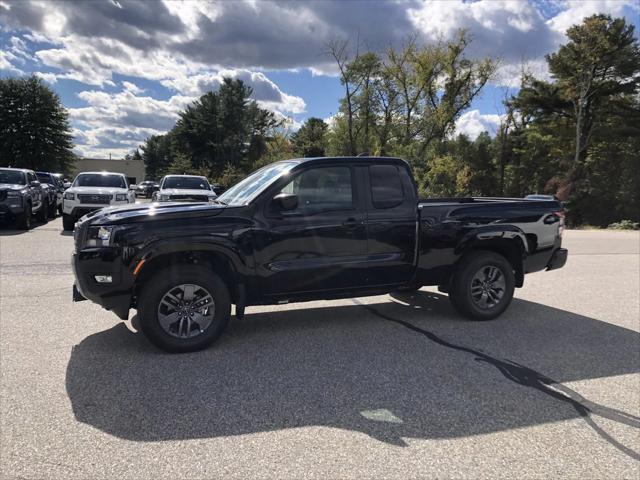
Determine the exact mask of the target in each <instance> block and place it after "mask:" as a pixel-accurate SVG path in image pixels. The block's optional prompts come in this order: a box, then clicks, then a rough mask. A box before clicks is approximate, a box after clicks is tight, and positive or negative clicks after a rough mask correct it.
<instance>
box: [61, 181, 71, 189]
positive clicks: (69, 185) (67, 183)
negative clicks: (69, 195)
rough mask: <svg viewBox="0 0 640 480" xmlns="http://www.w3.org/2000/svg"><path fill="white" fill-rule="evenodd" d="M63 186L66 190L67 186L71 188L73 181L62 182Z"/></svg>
mask: <svg viewBox="0 0 640 480" xmlns="http://www.w3.org/2000/svg"><path fill="white" fill-rule="evenodd" d="M62 188H64V189H65V190H66V189H67V188H71V182H62Z"/></svg>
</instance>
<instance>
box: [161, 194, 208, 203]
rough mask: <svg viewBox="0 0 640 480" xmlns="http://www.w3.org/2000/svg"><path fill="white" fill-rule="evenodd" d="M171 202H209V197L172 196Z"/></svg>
mask: <svg viewBox="0 0 640 480" xmlns="http://www.w3.org/2000/svg"><path fill="white" fill-rule="evenodd" d="M169 200H184V201H187V202H208V201H209V197H207V196H206V195H171V196H170V197H169Z"/></svg>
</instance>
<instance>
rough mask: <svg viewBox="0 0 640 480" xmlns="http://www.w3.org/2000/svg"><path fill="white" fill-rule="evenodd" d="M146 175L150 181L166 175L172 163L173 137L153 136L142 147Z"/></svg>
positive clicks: (167, 135) (168, 135) (169, 135)
mask: <svg viewBox="0 0 640 480" xmlns="http://www.w3.org/2000/svg"><path fill="white" fill-rule="evenodd" d="M140 150H141V151H142V154H141V156H142V160H143V161H144V166H145V175H146V177H147V178H148V179H159V178H160V177H162V176H163V175H165V173H166V171H167V168H168V167H169V165H170V164H171V162H172V157H173V149H172V135H171V134H170V133H168V134H166V135H152V136H151V137H149V138H147V139H146V140H145V142H144V144H143V145H141V146H140Z"/></svg>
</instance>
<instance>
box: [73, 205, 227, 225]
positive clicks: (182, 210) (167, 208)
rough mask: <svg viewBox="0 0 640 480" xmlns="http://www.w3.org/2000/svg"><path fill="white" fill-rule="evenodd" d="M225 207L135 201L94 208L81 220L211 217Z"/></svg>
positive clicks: (124, 221) (106, 222) (96, 222)
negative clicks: (98, 208) (115, 205)
mask: <svg viewBox="0 0 640 480" xmlns="http://www.w3.org/2000/svg"><path fill="white" fill-rule="evenodd" d="M225 208H226V206H225V205H221V204H219V205H210V204H208V203H180V202H164V203H137V204H130V205H125V206H122V207H106V208H103V209H101V210H96V211H94V212H91V213H88V214H87V215H85V216H84V217H82V220H81V221H85V220H88V221H89V222H90V224H91V225H119V224H127V223H138V222H152V221H161V220H169V219H172V218H185V217H187V218H199V217H211V216H216V215H219V214H220V213H221V212H222V211H223V210H224V209H225Z"/></svg>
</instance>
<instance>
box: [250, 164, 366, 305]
mask: <svg viewBox="0 0 640 480" xmlns="http://www.w3.org/2000/svg"><path fill="white" fill-rule="evenodd" d="M284 182H286V183H285V184H284V185H281V187H278V188H276V190H275V191H274V192H273V196H275V195H277V194H279V193H288V194H294V195H296V196H297V200H298V205H297V207H296V208H295V209H292V210H287V211H278V209H277V208H275V207H273V202H269V201H268V202H267V204H266V205H265V207H264V211H265V213H264V219H265V222H264V223H265V225H264V228H258V229H256V231H255V235H254V241H255V243H254V247H255V250H254V251H255V258H256V268H257V273H258V275H259V278H260V279H261V282H262V285H263V291H264V292H265V294H266V295H267V296H270V297H283V298H288V296H289V295H291V296H294V297H295V296H296V295H302V296H304V294H305V293H311V292H318V291H339V290H343V289H349V288H353V287H358V286H362V284H363V283H362V282H363V281H364V279H365V277H364V275H365V273H364V272H365V269H364V268H363V267H364V266H365V264H366V255H367V238H366V228H365V225H364V206H363V205H362V200H361V199H360V198H359V195H358V188H357V182H356V177H355V169H354V168H353V167H352V166H349V165H346V166H345V165H324V166H314V167H311V168H308V169H306V170H302V171H301V172H298V173H294V174H293V177H292V178H291V179H288V180H284V181H283V183H284Z"/></svg>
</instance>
